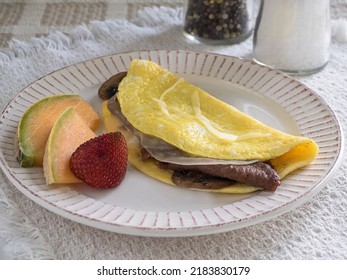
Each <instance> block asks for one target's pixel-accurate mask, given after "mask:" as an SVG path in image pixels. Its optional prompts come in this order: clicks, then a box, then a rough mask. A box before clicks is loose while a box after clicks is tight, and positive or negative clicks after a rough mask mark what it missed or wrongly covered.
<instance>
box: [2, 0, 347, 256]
mask: <svg viewBox="0 0 347 280" xmlns="http://www.w3.org/2000/svg"><path fill="white" fill-rule="evenodd" d="M183 2H184V1H183V0H172V1H169V0H167V1H159V0H151V1H144V0H120V1H111V0H103V1H96V0H74V1H59V0H51V1H47V0H46V1H45V0H32V1H30V0H27V1H18V2H15V3H14V2H13V1H10V0H7V1H6V0H0V71H2V72H1V73H2V77H0V101H1V106H0V110H1V111H2V110H3V108H4V107H5V106H6V104H7V103H8V102H9V101H10V100H11V99H12V98H13V97H14V96H15V95H16V94H17V93H18V91H19V90H20V89H22V88H23V87H25V86H26V85H28V84H30V83H31V82H32V81H34V80H36V79H37V78H39V77H42V76H43V75H45V74H47V73H50V72H51V71H54V70H57V69H59V68H61V67H64V66H66V65H70V64H73V63H76V62H79V61H83V60H85V59H90V58H93V57H98V56H101V55H106V54H111V53H115V52H122V51H125V50H140V49H150V48H153V49H160V48H162V49H179V48H185V49H191V50H197V51H210V52H217V53H223V54H231V55H235V56H241V57H242V56H243V57H249V56H250V53H251V49H252V39H251V38H249V39H248V40H247V41H245V42H243V43H241V44H239V45H233V46H204V45H199V44H198V45H197V44H190V43H187V42H185V41H184V42H183V41H182V36H181V35H180V32H181V31H180V22H179V21H178V20H177V17H178V16H181V15H180V13H179V12H178V10H179V9H180V8H181V7H182V5H183ZM159 7H164V8H167V9H164V10H159V11H160V12H164V13H165V17H166V16H167V17H168V18H170V17H172V18H171V21H170V20H168V21H166V19H164V18H165V17H164V18H160V13H159V14H158V10H156V8H158V9H159ZM146 9H147V10H146ZM150 13H153V14H154V13H155V14H156V16H157V17H156V18H153V19H150V17H149V18H148V17H147V18H145V17H146V16H148V14H150ZM158 15H159V16H158ZM332 15H333V19H339V18H344V19H347V0H332ZM151 20H153V22H154V23H153V22H151ZM81 25H82V26H81ZM76 28H77V29H76ZM57 31H58V33H57ZM60 32H63V33H60ZM64 34H65V35H66V36H64ZM170 34H174V35H173V36H171V35H170ZM125 35H126V36H128V35H129V38H124V37H122V36H125ZM47 36H48V39H45V38H47ZM108 36H109V37H108ZM33 38H34V39H33ZM35 38H36V39H35ZM37 38H41V39H42V40H41V39H40V40H37ZM134 42H135V43H134ZM346 49H347V43H345V42H343V43H341V42H336V41H333V43H332V47H331V60H330V62H329V64H328V66H327V67H326V68H325V69H323V70H322V71H321V72H319V73H317V74H315V75H311V76H306V77H298V79H299V80H300V81H301V82H303V83H304V84H306V85H307V86H309V87H311V88H312V89H313V90H315V91H316V92H317V94H319V95H321V96H323V97H324V98H325V99H326V100H327V102H328V103H329V105H330V106H331V107H332V108H333V110H334V111H335V112H336V114H337V115H338V117H339V118H340V121H341V124H342V127H343V128H344V130H346V129H347V126H346V119H347V117H346V112H345V108H344V107H345V106H344V105H343V104H346V101H347V93H346V88H347V79H346V77H347V69H346V65H347V59H346V55H345V53H346V52H345V50H346ZM47 61H50V63H47ZM13 79H15V80H16V83H10V82H9V81H11V80H13ZM337 94H339V95H338V96H337ZM345 162H346V160H345V158H344V161H343V164H342V167H341V168H340V170H339V171H338V173H337V174H336V176H335V177H334V179H333V180H332V181H331V182H330V183H329V184H328V186H327V187H325V188H324V190H323V191H322V192H321V193H320V194H318V195H317V196H315V197H314V198H313V199H312V200H310V201H309V202H307V203H305V204H304V205H302V206H300V207H299V208H297V209H295V210H293V211H291V212H289V213H286V214H284V215H282V216H280V217H278V218H275V219H273V220H271V221H268V222H265V223H262V224H260V225H254V226H250V227H248V228H245V229H240V230H236V231H233V232H227V233H221V234H216V235H211V236H203V237H188V238H166V239H161V238H145V237H136V236H126V235H121V234H114V233H108V232H103V231H101V230H97V229H92V228H89V227H87V226H83V225H79V224H77V223H74V222H72V221H69V220H66V219H64V218H61V217H59V216H58V215H55V214H53V213H51V212H49V211H47V210H46V209H43V208H41V207H40V206H38V205H36V204H35V203H33V202H32V201H30V200H29V199H27V198H26V197H25V196H24V195H22V194H21V193H20V192H19V191H17V190H16V189H13V186H12V185H11V184H10V183H9V182H8V181H7V179H6V178H5V175H4V174H3V173H2V172H0V175H1V177H0V179H1V180H0V183H1V185H0V259H1V258H15V259H46V258H48V259H94V258H100V259H105V258H106V259H108V258H118V259H129V258H132V259H138V258H144V259H186V258H188V259H193V258H195V259H209V258H210V259H248V258H250V259H346V258H347V228H346V225H347V218H346V216H347V215H346V214H345V213H346V210H345V209H347V204H346V202H347V188H346V187H347V185H346V179H345V178H344V177H345V172H346V171H347V168H346V164H345ZM1 224H2V226H3V227H4V226H5V225H7V226H10V225H11V226H13V228H14V231H13V232H14V233H13V234H12V233H11V232H10V231H7V229H6V228H3V227H2V226H1ZM11 234H12V237H11ZM236 244H237V245H236ZM77 246H79V247H78V248H77ZM84 247H85V248H84ZM9 248H10V249H11V248H12V249H13V250H12V251H11V250H10V249H9ZM9 252H10V253H11V254H10V255H9Z"/></svg>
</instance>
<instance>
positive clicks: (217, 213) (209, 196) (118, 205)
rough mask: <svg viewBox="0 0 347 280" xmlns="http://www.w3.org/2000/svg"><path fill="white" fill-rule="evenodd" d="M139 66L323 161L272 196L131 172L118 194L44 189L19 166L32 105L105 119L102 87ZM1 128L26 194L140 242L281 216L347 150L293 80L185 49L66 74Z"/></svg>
mask: <svg viewBox="0 0 347 280" xmlns="http://www.w3.org/2000/svg"><path fill="white" fill-rule="evenodd" d="M134 58H141V59H149V60H152V61H155V62H157V63H159V64H160V65H161V66H162V67H165V68H167V69H168V70H170V71H171V72H174V73H178V74H179V75H181V76H183V77H184V78H185V79H187V80H188V81H189V82H191V83H193V84H196V85H198V86H200V87H201V88H203V89H205V90H207V91H208V92H210V93H211V94H213V95H215V96H216V97H218V98H220V99H222V100H224V101H226V102H228V103H229V104H232V105H234V106H235V107H237V108H239V109H240V110H242V111H243V112H245V113H247V114H249V115H251V116H253V117H254V118H256V119H258V120H260V121H262V122H264V123H266V124H268V125H270V126H273V127H275V128H277V129H281V130H283V131H285V132H288V133H291V134H301V135H303V136H306V137H310V138H312V139H314V140H315V141H316V142H317V144H318V145H319V148H320V151H319V154H318V156H317V158H316V160H315V161H314V162H313V163H312V164H311V165H310V166H308V167H306V168H303V169H301V170H299V171H297V172H295V173H293V174H291V175H289V176H287V177H286V178H285V179H284V180H283V181H282V185H281V186H280V187H279V188H278V190H277V191H276V192H275V193H270V192H265V191H264V192H258V193H254V194H249V195H226V194H224V195H223V194H214V193H208V192H199V191H192V190H187V189H183V188H175V187H171V186H168V185H166V184H163V183H161V182H158V181H156V180H154V179H152V178H149V177H148V176H146V175H144V174H142V173H140V172H139V171H137V170H135V169H134V168H132V167H131V166H129V168H128V172H127V174H126V178H125V180H124V181H123V182H122V184H121V185H120V186H119V187H117V188H115V189H111V190H103V191H100V190H95V189H92V188H91V187H88V186H86V185H83V184H78V185H73V184H70V185H63V186H60V187H57V186H47V185H46V184H45V180H44V175H43V171H42V168H20V167H19V166H18V164H17V161H16V158H15V155H14V151H13V143H14V140H15V135H16V129H17V125H18V122H19V120H20V118H21V116H22V114H23V113H24V111H25V110H26V109H27V108H28V106H30V105H31V104H32V103H33V102H36V101H37V100H39V99H41V98H43V97H45V96H49V95H54V94H60V93H79V94H80V95H81V96H82V97H83V98H84V99H86V100H87V101H88V102H90V103H91V104H92V106H93V107H94V108H95V109H96V110H97V111H98V112H99V113H101V100H99V98H98V97H97V90H98V88H99V86H100V85H101V84H102V83H103V82H104V81H105V80H106V79H107V78H109V77H110V76H111V75H114V74H115V73H117V72H120V71H126V70H127V68H128V65H129V63H130V61H131V60H132V59H134ZM0 120H1V121H0V127H1V132H0V165H1V167H2V169H3V170H4V172H5V174H6V175H7V176H8V178H9V180H10V181H11V182H12V183H13V184H14V186H15V187H17V188H18V189H19V190H20V191H21V192H23V193H24V195H26V196H27V197H29V198H30V199H32V200H33V201H34V202H36V203H38V204H39V205H41V206H43V207H45V208H47V209H49V210H51V211H52V212H54V213H56V214H58V215H61V216H63V217H66V218H68V219H71V220H73V221H76V222H79V223H82V224H85V225H88V226H92V227H96V228H100V229H103V230H107V231H113V232H119V233H125V234H134V235H143V236H191V235H202V234H210V233H217V232H223V231H229V230H233V229H237V228H241V227H245V226H248V225H251V224H256V223H259V222H262V221H265V220H268V219H271V218H274V217H276V216H277V215H279V214H282V213H284V212H287V211H289V210H291V209H293V208H294V207H296V206H298V205H300V204H302V203H303V202H304V201H306V200H307V199H309V198H311V197H312V196H313V195H315V194H316V193H317V192H318V191H320V190H321V189H322V187H323V186H324V185H325V183H327V181H328V180H329V179H330V178H331V177H332V174H333V173H334V171H335V170H336V169H337V166H338V164H339V162H340V161H341V155H342V149H343V143H342V142H343V137H342V132H341V128H340V125H339V122H338V120H337V118H336V116H335V114H334V112H333V111H332V110H331V109H330V107H329V106H328V105H327V104H326V102H325V101H324V100H323V99H322V98H321V97H319V96H318V95H316V94H315V93H314V92H313V91H312V90H310V89H309V88H307V87H306V86H304V85H303V84H301V83H300V82H298V81H297V80H295V79H294V78H292V77H289V76H287V75H285V74H283V73H281V72H278V71H275V70H272V69H270V68H267V67H264V66H260V65H257V64H255V63H253V62H251V61H247V60H242V59H239V58H235V57H230V56H224V55H218V54H211V53H197V52H188V51H167V50H161V51H141V52H130V53H123V54H115V55H110V56H106V57H101V58H97V59H93V60H89V61H85V62H82V63H79V64H76V65H72V66H69V67H66V68H64V69H61V70H59V71H56V72H54V73H52V74H50V75H47V76H45V77H43V78H41V79H39V80H37V81H36V82H34V83H33V84H31V85H29V86H28V87H26V88H25V89H23V90H22V91H21V92H19V94H18V95H17V96H16V97H15V98H14V99H13V100H12V101H11V102H10V103H9V104H8V106H7V107H6V108H5V109H4V111H3V112H2V114H1V119H0ZM100 132H102V128H101V131H100Z"/></svg>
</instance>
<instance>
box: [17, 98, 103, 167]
mask: <svg viewBox="0 0 347 280" xmlns="http://www.w3.org/2000/svg"><path fill="white" fill-rule="evenodd" d="M68 107H73V108H74V109H75V111H76V112H77V113H78V114H79V115H80V116H81V117H82V119H83V120H84V122H86V123H87V125H88V126H89V127H90V128H91V129H92V130H95V129H97V128H98V126H99V124H100V118H99V116H98V114H97V113H96V112H95V111H94V110H93V108H92V107H91V106H90V105H89V103H87V102H86V101H85V100H84V99H82V98H81V97H80V96H79V95H74V94H60V95H54V96H49V97H46V98H43V99H41V100H39V101H38V102H36V103H34V104H33V105H31V106H30V107H29V108H28V109H27V111H26V112H25V113H24V115H23V117H22V119H21V121H20V123H19V125H18V130H17V138H18V142H17V143H16V144H17V145H18V147H17V150H18V151H17V152H18V161H19V164H20V166H22V167H30V166H42V161H43V156H44V151H45V145H46V141H47V139H48V136H49V133H50V131H51V129H52V127H53V125H54V123H55V121H56V120H57V118H58V117H59V115H60V114H61V113H62V112H63V111H64V110H65V109H66V108H68Z"/></svg>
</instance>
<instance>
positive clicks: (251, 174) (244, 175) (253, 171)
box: [160, 162, 280, 191]
mask: <svg viewBox="0 0 347 280" xmlns="http://www.w3.org/2000/svg"><path fill="white" fill-rule="evenodd" d="M160 167H161V168H164V169H169V170H173V171H187V170H189V171H198V172H201V173H204V174H209V175H212V176H215V177H220V178H227V179H230V180H233V181H236V182H239V183H243V184H247V185H251V186H255V187H259V188H262V189H265V190H268V191H275V190H276V189H277V187H278V186H279V185H280V178H279V176H278V174H277V173H276V171H275V170H274V169H273V168H272V167H271V166H270V165H269V164H266V163H264V162H256V163H253V164H247V165H231V164H228V165H189V166H185V165H177V164H172V163H161V164H160Z"/></svg>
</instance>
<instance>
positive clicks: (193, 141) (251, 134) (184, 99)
mask: <svg viewBox="0 0 347 280" xmlns="http://www.w3.org/2000/svg"><path fill="white" fill-rule="evenodd" d="M115 111H116V112H115ZM103 116H104V123H105V128H106V130H107V131H114V130H118V131H121V132H122V133H123V134H124V135H125V137H126V139H127V141H128V148H129V158H128V160H129V162H130V164H132V165H133V166H135V167H136V168H137V169H139V170H140V171H142V172H143V173H145V174H147V175H149V176H151V177H153V178H155V179H158V180H160V181H162V182H165V183H167V184H170V185H176V186H179V187H187V188H190V189H197V190H204V191H212V192H221V193H249V192H253V191H257V190H260V189H265V190H270V191H275V190H276V188H277V187H278V186H279V185H280V180H281V179H283V178H284V177H285V176H286V175H288V174H289V173H291V172H293V171H294V170H297V169H299V168H301V167H303V166H306V165H308V164H309V163H310V162H312V161H313V160H314V158H315V157H316V155H317V153H318V146H317V144H316V143H315V142H314V141H313V140H311V139H309V138H306V137H302V136H296V135H290V134H287V133H284V132H282V131H280V130H277V129H274V128H272V127H270V126H267V125H265V124H263V123H261V122H259V121H258V120H256V119H254V118H252V117H250V116H248V115H246V114H245V113H243V112H241V111H240V110H238V109H236V108H235V107H233V106H231V105H230V104H227V103H225V102H223V101H221V100H219V99H217V98H215V97H214V96H212V95H210V94H209V93H207V92H206V91H204V90H202V89H200V88H199V87H197V86H195V85H193V84H190V83H189V82H187V81H185V80H184V79H183V78H182V77H180V76H178V75H175V74H173V73H171V72H169V71H168V70H166V69H164V68H162V67H161V66H159V65H158V64H156V63H154V62H151V61H147V60H139V59H135V60H133V61H132V62H131V64H130V66H129V69H128V71H127V74H126V76H125V77H124V78H122V80H121V82H120V83H119V85H118V92H117V93H116V95H115V96H114V97H112V98H111V99H109V100H108V101H105V102H104V104H103ZM166 152H167V154H166Z"/></svg>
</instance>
